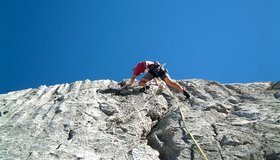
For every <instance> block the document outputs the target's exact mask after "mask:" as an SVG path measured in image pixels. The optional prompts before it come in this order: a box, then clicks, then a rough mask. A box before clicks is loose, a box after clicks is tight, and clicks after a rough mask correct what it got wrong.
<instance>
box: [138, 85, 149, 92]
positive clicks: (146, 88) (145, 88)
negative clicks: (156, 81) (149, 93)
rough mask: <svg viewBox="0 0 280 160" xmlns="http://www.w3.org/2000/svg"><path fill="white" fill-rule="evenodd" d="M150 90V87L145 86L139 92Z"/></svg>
mask: <svg viewBox="0 0 280 160" xmlns="http://www.w3.org/2000/svg"><path fill="white" fill-rule="evenodd" d="M148 89H150V86H145V87H143V88H140V89H139V92H145V91H146V90H148Z"/></svg>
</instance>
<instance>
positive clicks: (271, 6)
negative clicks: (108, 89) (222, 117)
mask: <svg viewBox="0 0 280 160" xmlns="http://www.w3.org/2000/svg"><path fill="white" fill-rule="evenodd" d="M0 20H1V25H0V68H1V75H0V93H6V92H8V91H14V90H19V89H26V88H37V87H39V86H40V85H54V84H61V83H71V82H74V81H77V80H85V79H90V80H97V79H112V80H116V81H120V80H122V79H125V78H130V76H131V74H132V68H133V67H134V65H135V64H136V63H137V62H139V61H142V60H158V61H160V62H163V63H167V68H168V70H169V73H170V75H171V77H172V78H173V79H192V78H200V79H207V80H216V81H219V82H221V83H231V82H257V81H279V80H280V71H279V69H280V1H279V0H211V1H209V0H175V1H174V0H168V1H167V0H79V1H78V0H28V1H21V0H1V1H0Z"/></svg>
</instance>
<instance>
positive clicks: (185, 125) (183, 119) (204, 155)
mask: <svg viewBox="0 0 280 160" xmlns="http://www.w3.org/2000/svg"><path fill="white" fill-rule="evenodd" d="M167 91H168V92H169V93H170V94H171V95H172V96H173V98H175V100H176V103H177V105H178V108H179V111H180V114H181V119H182V121H183V124H184V128H183V130H184V131H185V132H186V133H188V134H189V135H190V137H191V138H192V140H193V142H194V143H195V145H196V147H197V148H198V150H199V152H200V153H201V155H202V156H203V157H204V159H205V160H208V158H207V156H206V154H205V153H204V151H203V150H202V148H201V147H200V146H199V144H198V143H197V141H196V140H195V138H194V136H193V135H192V134H191V132H190V131H189V130H188V127H187V123H186V121H185V118H184V114H183V111H182V109H181V107H180V105H179V102H178V98H177V97H175V95H174V94H173V93H172V92H171V91H170V90H169V89H168V88H167Z"/></svg>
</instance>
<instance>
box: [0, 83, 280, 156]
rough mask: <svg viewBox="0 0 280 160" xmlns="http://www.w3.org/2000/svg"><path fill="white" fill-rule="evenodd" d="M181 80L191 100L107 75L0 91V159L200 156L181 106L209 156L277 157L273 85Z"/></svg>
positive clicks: (279, 113)
mask: <svg viewBox="0 0 280 160" xmlns="http://www.w3.org/2000/svg"><path fill="white" fill-rule="evenodd" d="M179 83H181V84H182V85H183V86H184V87H186V88H187V89H188V90H189V92H190V93H191V95H192V96H193V97H192V98H191V99H190V100H187V101H186V100H185V99H184V96H183V95H182V94H179V93H176V91H174V90H172V89H171V90H172V91H173V93H174V95H175V96H174V95H172V94H170V92H169V91H168V89H167V88H163V89H162V90H161V91H159V90H158V89H157V87H156V86H152V87H151V89H150V90H149V91H147V92H146V93H139V92H138V90H137V89H121V88H120V86H119V85H118V84H117V82H114V81H110V80H100V81H89V80H86V81H78V82H75V83H72V84H62V85H54V86H49V87H47V86H41V87H39V88H38V89H27V90H22V91H17V92H10V93H8V94H2V95H0V159H90V160H95V159H96V160H101V159H116V160H122V159H135V160H136V159H137V160H138V159H143V160H144V159H145V160H147V159H148V160H149V159H150V160H154V159H172V160H173V159H202V156H201V154H200V153H199V152H198V150H197V148H196V147H195V145H194V143H193V142H192V140H191V138H190V136H189V135H188V134H187V133H185V132H184V130H183V129H182V127H183V125H182V120H181V117H180V114H179V111H178V107H179V106H180V107H181V109H182V110H183V113H184V118H185V119H186V121H187V125H188V129H189V130H190V132H191V133H192V134H193V135H194V137H195V139H196V140H197V141H198V142H199V144H200V146H201V147H202V148H203V150H204V151H205V153H206V154H207V156H208V158H209V159H220V160H231V159H256V160H258V159H279V155H280V151H279V146H280V137H279V130H280V128H279V119H280V101H279V97H278V94H279V93H280V92H279V88H278V87H277V86H278V83H274V84H273V83H250V84H225V85H223V84H220V83H218V82H215V81H206V80H191V81H179ZM189 84H192V85H189ZM191 86H196V87H195V88H194V87H191Z"/></svg>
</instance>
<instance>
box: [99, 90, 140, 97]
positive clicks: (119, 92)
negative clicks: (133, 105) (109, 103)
mask: <svg viewBox="0 0 280 160" xmlns="http://www.w3.org/2000/svg"><path fill="white" fill-rule="evenodd" d="M97 93H103V94H114V95H117V96H128V95H139V94H141V92H139V89H134V88H118V89H116V88H108V89H104V90H97Z"/></svg>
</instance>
